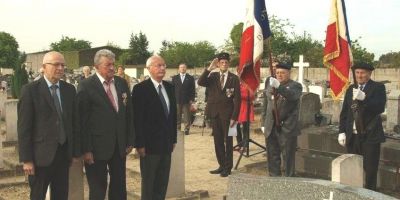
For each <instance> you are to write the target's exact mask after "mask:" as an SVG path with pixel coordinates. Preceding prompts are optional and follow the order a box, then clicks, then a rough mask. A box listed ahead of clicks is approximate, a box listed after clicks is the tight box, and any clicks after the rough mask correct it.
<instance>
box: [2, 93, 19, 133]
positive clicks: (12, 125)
mask: <svg viewBox="0 0 400 200" xmlns="http://www.w3.org/2000/svg"><path fill="white" fill-rule="evenodd" d="M17 104H18V99H9V100H7V101H6V102H5V103H4V109H5V119H6V141H17V140H18V135H17V119H18V117H17Z"/></svg>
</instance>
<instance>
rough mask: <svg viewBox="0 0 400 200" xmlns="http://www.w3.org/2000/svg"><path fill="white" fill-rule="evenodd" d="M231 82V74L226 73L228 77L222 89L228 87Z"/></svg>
mask: <svg viewBox="0 0 400 200" xmlns="http://www.w3.org/2000/svg"><path fill="white" fill-rule="evenodd" d="M231 82H232V74H231V73H230V72H228V77H226V82H225V85H224V89H225V88H226V87H228V86H230V84H231Z"/></svg>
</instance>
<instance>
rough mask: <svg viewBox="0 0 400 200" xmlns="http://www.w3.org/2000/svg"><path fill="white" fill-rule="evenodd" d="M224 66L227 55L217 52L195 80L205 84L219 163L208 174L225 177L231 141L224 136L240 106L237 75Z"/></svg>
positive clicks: (227, 66)
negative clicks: (217, 70) (216, 70)
mask: <svg viewBox="0 0 400 200" xmlns="http://www.w3.org/2000/svg"><path fill="white" fill-rule="evenodd" d="M216 68H219V72H215V73H211V71H214V70H215V69H216ZM228 68H229V54H227V53H220V54H218V56H217V58H215V59H214V60H213V61H212V62H211V64H210V66H209V67H208V68H207V69H206V70H204V72H203V74H202V75H201V76H200V78H199V80H198V84H199V85H200V86H203V87H207V92H208V93H207V94H208V95H207V106H208V114H209V116H210V118H211V124H212V132H213V136H214V146H215V153H216V156H217V160H218V164H219V167H218V168H217V169H216V170H212V171H210V173H211V174H220V176H221V177H227V176H228V175H229V174H230V173H231V170H232V167H233V140H232V136H228V131H229V128H230V127H234V126H235V125H236V123H237V119H238V115H239V109H240V84H239V78H238V77H237V76H236V75H235V74H232V73H231V72H229V71H228ZM210 73H211V74H210Z"/></svg>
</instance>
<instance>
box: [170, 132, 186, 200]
mask: <svg viewBox="0 0 400 200" xmlns="http://www.w3.org/2000/svg"><path fill="white" fill-rule="evenodd" d="M184 138H185V137H184V134H183V132H182V131H178V135H177V144H176V146H175V149H174V151H173V152H172V158H171V170H170V173H169V183H168V189H167V197H177V196H180V195H182V194H185V153H184Z"/></svg>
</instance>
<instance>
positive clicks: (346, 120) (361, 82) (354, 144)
mask: <svg viewBox="0 0 400 200" xmlns="http://www.w3.org/2000/svg"><path fill="white" fill-rule="evenodd" d="M353 69H354V72H355V73H354V74H355V78H356V81H357V82H356V83H355V84H352V85H350V87H349V88H348V89H347V91H346V95H345V97H344V102H343V107H342V112H341V113H340V126H339V133H340V134H339V137H338V141H339V144H340V145H342V146H346V148H347V152H348V153H352V154H359V155H362V156H363V162H364V171H365V175H366V176H365V188H367V189H370V190H376V179H377V173H378V165H379V158H380V147H381V143H382V142H385V136H384V132H383V127H382V118H381V114H382V113H383V112H384V111H385V104H386V91H385V85H383V84H382V83H378V82H375V81H373V80H371V73H372V71H373V70H374V68H373V66H372V65H370V64H367V63H356V64H354V66H353ZM360 122H361V123H360Z"/></svg>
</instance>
